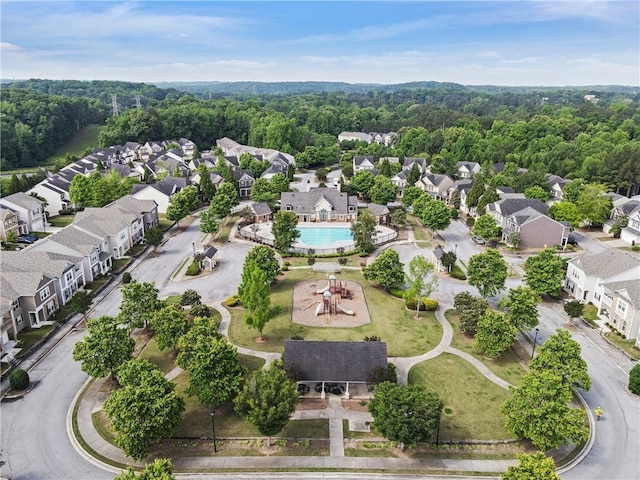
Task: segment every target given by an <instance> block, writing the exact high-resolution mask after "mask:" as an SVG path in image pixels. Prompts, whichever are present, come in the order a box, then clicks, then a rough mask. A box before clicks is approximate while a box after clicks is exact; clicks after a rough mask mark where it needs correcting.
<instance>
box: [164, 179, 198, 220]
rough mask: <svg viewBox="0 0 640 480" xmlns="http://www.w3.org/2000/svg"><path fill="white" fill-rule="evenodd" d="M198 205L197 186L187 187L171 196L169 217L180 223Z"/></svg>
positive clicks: (168, 210) (168, 209)
mask: <svg viewBox="0 0 640 480" xmlns="http://www.w3.org/2000/svg"><path fill="white" fill-rule="evenodd" d="M197 206H198V193H197V190H196V189H195V187H191V186H189V187H185V188H184V189H182V190H180V191H179V192H178V193H176V194H175V195H173V197H171V203H169V206H168V207H167V219H169V220H171V221H172V222H177V223H180V220H182V219H183V218H185V217H186V216H187V215H189V214H190V213H191V212H192V211H193V210H195V208H196V207H197Z"/></svg>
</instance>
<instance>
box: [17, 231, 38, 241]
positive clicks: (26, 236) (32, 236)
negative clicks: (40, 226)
mask: <svg viewBox="0 0 640 480" xmlns="http://www.w3.org/2000/svg"><path fill="white" fill-rule="evenodd" d="M20 236H21V237H22V238H26V239H27V240H32V241H34V242H35V241H36V240H38V237H36V236H35V235H31V234H30V233H25V234H24V235H20Z"/></svg>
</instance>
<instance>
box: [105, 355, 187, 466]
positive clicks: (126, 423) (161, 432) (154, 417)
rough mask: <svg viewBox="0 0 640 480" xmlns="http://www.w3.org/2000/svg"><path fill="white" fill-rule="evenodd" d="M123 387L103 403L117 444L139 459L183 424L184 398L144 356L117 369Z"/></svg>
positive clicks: (126, 452)
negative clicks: (181, 422)
mask: <svg viewBox="0 0 640 480" xmlns="http://www.w3.org/2000/svg"><path fill="white" fill-rule="evenodd" d="M118 382H119V383H120V384H121V385H122V388H120V389H118V390H114V391H113V392H111V394H110V395H109V398H107V400H106V401H105V402H104V412H105V414H106V415H107V418H108V419H109V421H110V423H111V426H112V427H113V430H114V431H115V432H116V443H117V444H118V446H119V447H120V448H122V450H123V451H124V453H125V454H126V455H127V456H129V457H131V458H133V459H134V460H140V459H142V458H144V457H146V456H147V453H148V452H149V449H150V448H151V445H152V444H153V443H154V442H156V441H158V440H160V439H161V438H165V437H168V436H169V435H171V432H172V431H173V429H174V428H175V427H176V426H177V425H178V423H180V420H181V418H180V415H181V414H182V412H183V411H184V409H185V404H184V400H183V399H182V397H180V396H178V395H177V394H176V392H175V385H174V384H172V383H171V382H169V381H168V380H167V379H166V378H164V374H163V373H162V372H161V371H160V369H158V367H157V366H155V365H154V364H152V363H151V362H149V361H148V360H144V359H132V360H129V361H128V362H127V363H125V364H123V365H122V366H121V367H120V369H119V370H118Z"/></svg>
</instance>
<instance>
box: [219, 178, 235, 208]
mask: <svg viewBox="0 0 640 480" xmlns="http://www.w3.org/2000/svg"><path fill="white" fill-rule="evenodd" d="M218 194H220V195H225V196H226V197H228V198H229V199H230V200H231V206H232V207H235V206H236V205H238V204H239V203H240V194H239V193H238V189H237V187H236V186H235V184H234V183H233V182H225V183H223V184H222V185H220V188H218V191H217V192H216V195H218Z"/></svg>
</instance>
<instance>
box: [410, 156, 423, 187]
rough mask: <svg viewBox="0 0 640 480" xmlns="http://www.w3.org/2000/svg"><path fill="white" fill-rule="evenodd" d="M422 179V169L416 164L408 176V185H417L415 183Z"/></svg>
mask: <svg viewBox="0 0 640 480" xmlns="http://www.w3.org/2000/svg"><path fill="white" fill-rule="evenodd" d="M421 177H422V172H420V167H418V164H417V163H415V162H414V163H413V165H411V168H410V169H409V173H408V174H407V185H410V186H413V185H415V183H416V182H417V181H418V180H420V178H421Z"/></svg>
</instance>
